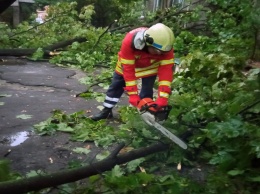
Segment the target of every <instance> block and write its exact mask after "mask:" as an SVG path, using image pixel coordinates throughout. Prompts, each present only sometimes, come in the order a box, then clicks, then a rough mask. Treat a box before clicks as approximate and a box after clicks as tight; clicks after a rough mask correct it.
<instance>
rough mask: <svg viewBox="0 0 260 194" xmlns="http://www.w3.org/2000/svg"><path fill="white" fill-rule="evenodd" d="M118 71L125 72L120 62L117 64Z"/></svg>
mask: <svg viewBox="0 0 260 194" xmlns="http://www.w3.org/2000/svg"><path fill="white" fill-rule="evenodd" d="M116 71H117V72H119V73H121V74H123V70H122V68H121V64H120V62H118V63H117V65H116Z"/></svg>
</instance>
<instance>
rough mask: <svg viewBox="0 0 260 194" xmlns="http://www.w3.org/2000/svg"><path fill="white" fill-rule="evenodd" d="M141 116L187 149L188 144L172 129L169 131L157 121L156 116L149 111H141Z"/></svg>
mask: <svg viewBox="0 0 260 194" xmlns="http://www.w3.org/2000/svg"><path fill="white" fill-rule="evenodd" d="M140 114H141V117H142V118H143V120H144V121H145V122H146V123H147V124H148V125H150V126H152V127H155V128H156V129H157V130H159V131H160V132H161V133H162V134H163V135H165V136H166V137H168V138H169V139H170V140H172V141H173V142H174V143H176V144H177V145H179V146H180V147H181V148H183V149H187V144H186V143H184V142H183V141H182V140H181V139H180V138H178V137H177V136H176V135H174V134H172V133H171V132H170V131H168V130H167V129H166V128H165V127H163V126H162V125H160V124H159V123H157V122H156V121H155V117H154V116H153V115H152V114H151V113H149V112H144V113H142V112H141V113H140Z"/></svg>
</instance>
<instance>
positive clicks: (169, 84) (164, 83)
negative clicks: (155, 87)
mask: <svg viewBox="0 0 260 194" xmlns="http://www.w3.org/2000/svg"><path fill="white" fill-rule="evenodd" d="M159 86H169V87H170V86H171V82H169V81H159Z"/></svg>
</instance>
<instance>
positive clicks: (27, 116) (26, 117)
mask: <svg viewBox="0 0 260 194" xmlns="http://www.w3.org/2000/svg"><path fill="white" fill-rule="evenodd" d="M16 118H18V119H24V120H25V119H30V118H32V115H26V114H21V115H17V116H16Z"/></svg>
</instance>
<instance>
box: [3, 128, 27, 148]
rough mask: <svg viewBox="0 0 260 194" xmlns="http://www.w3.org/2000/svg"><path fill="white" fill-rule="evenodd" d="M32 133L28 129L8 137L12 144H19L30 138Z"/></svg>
mask: <svg viewBox="0 0 260 194" xmlns="http://www.w3.org/2000/svg"><path fill="white" fill-rule="evenodd" d="M29 135H30V133H29V132H28V131H22V132H18V133H16V134H14V135H12V136H10V137H8V140H9V144H10V146H12V147H14V146H18V145H20V144H21V143H23V142H24V141H25V140H26V139H28V138H29Z"/></svg>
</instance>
